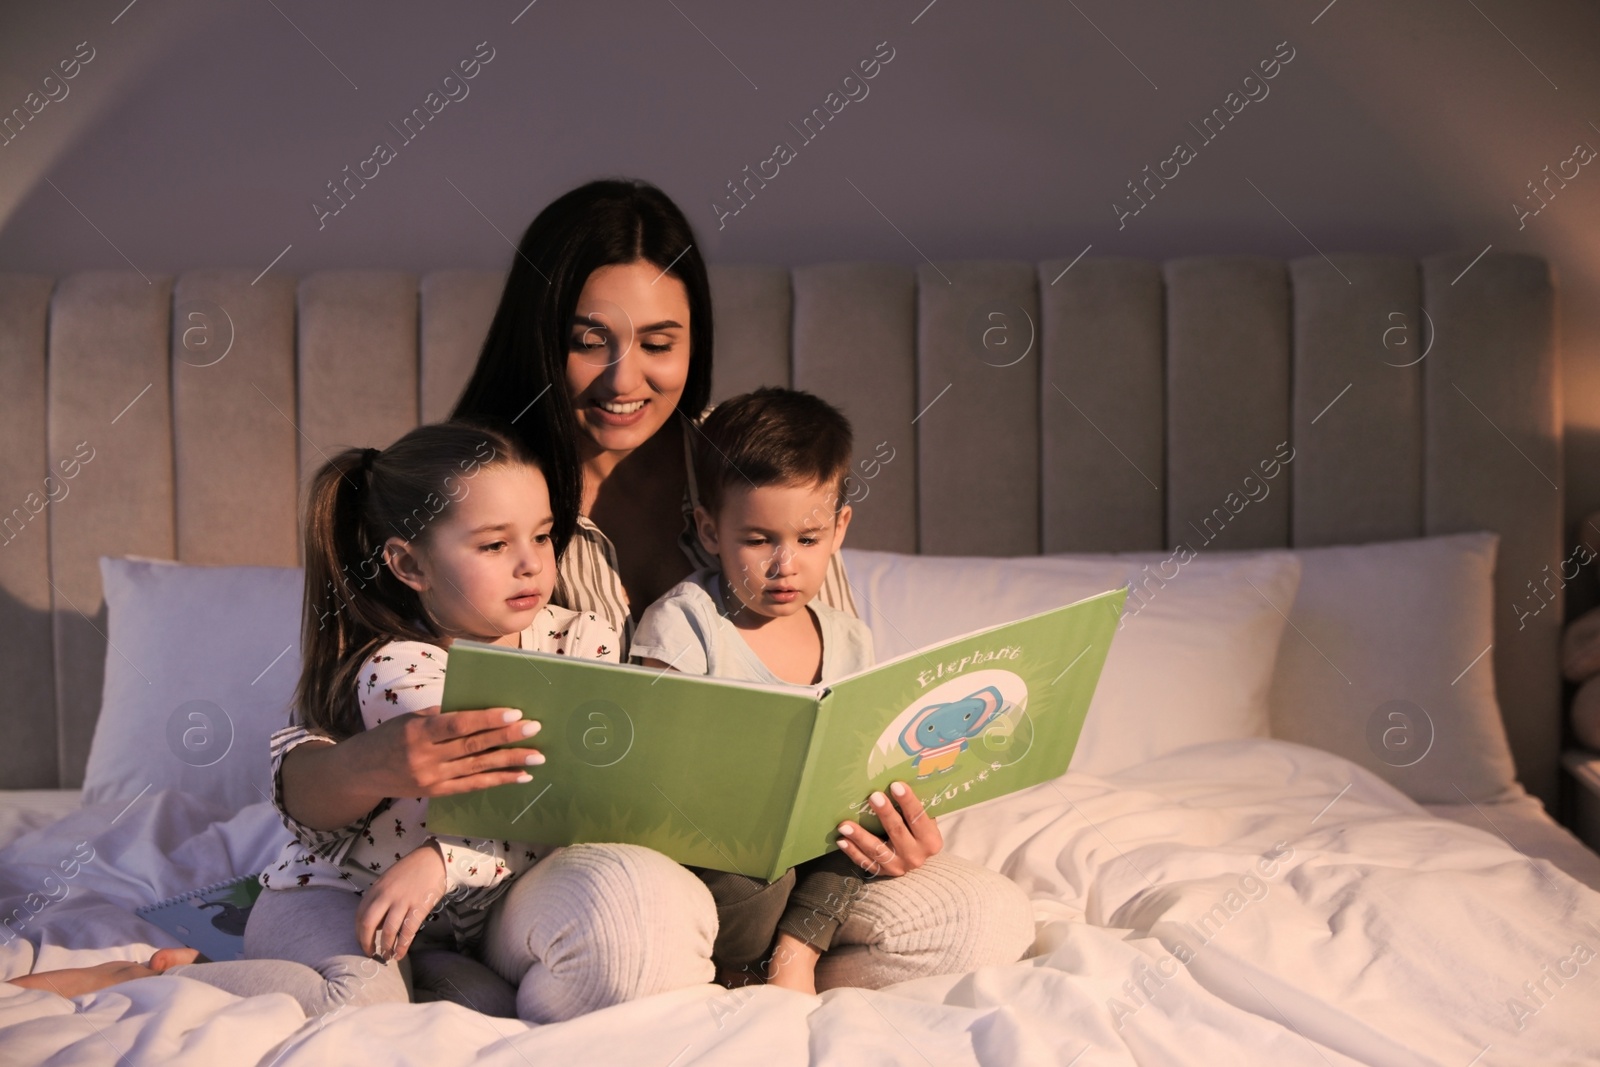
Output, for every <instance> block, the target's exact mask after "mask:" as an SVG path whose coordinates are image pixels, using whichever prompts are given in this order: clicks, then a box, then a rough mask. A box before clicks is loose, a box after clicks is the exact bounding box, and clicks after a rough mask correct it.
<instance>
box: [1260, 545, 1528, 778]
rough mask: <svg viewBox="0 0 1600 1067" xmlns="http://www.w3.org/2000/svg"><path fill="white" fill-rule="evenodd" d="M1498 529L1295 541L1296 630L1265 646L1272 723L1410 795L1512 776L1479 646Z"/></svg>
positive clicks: (1490, 628) (1489, 659) (1487, 662)
mask: <svg viewBox="0 0 1600 1067" xmlns="http://www.w3.org/2000/svg"><path fill="white" fill-rule="evenodd" d="M1499 543H1500V538H1499V535H1498V534H1493V533H1469V534H1455V535H1451V536H1448V537H1430V538H1420V539H1417V540H1412V541H1390V542H1384V543H1379V544H1370V545H1352V546H1341V547H1335V548H1308V549H1299V550H1297V551H1296V553H1295V554H1296V555H1298V556H1299V557H1300V559H1301V562H1302V563H1303V564H1304V572H1303V577H1302V578H1301V581H1300V595H1299V596H1298V597H1297V598H1296V600H1295V604H1294V610H1293V611H1292V612H1290V613H1289V620H1290V621H1291V622H1292V623H1294V625H1295V627H1296V628H1297V629H1298V630H1299V631H1300V635H1303V636H1299V635H1294V634H1290V635H1289V636H1288V637H1286V638H1285V640H1284V643H1283V649H1282V650H1281V651H1280V652H1279V653H1278V669H1277V672H1276V673H1275V675H1274V677H1273V680H1272V691H1271V706H1272V735H1273V736H1274V737H1280V738H1283V739H1284V740H1286V741H1298V742H1300V743H1301V744H1306V745H1313V746H1315V747H1317V748H1320V749H1324V750H1326V751H1328V752H1333V753H1336V754H1337V755H1340V756H1343V757H1345V758H1346V759H1348V760H1351V761H1353V762H1355V763H1359V764H1361V765H1362V766H1363V767H1365V768H1367V769H1368V770H1370V771H1373V772H1374V773H1376V774H1378V775H1379V776H1381V777H1383V778H1385V779H1387V780H1388V781H1389V782H1390V783H1391V784H1393V785H1394V786H1395V787H1396V788H1398V789H1400V790H1401V791H1403V792H1404V793H1406V794H1407V795H1408V796H1410V797H1411V799H1413V800H1415V801H1417V802H1418V803H1421V804H1460V803H1461V802H1462V799H1461V796H1462V793H1465V794H1466V795H1467V797H1468V798H1470V799H1471V800H1474V801H1491V800H1495V799H1497V798H1500V797H1502V796H1504V795H1505V794H1507V793H1508V791H1511V790H1514V789H1515V788H1516V766H1515V764H1514V762H1513V761H1512V758H1511V746H1510V744H1509V743H1508V742H1507V741H1506V731H1505V723H1504V722H1503V721H1502V720H1501V718H1500V705H1499V702H1498V701H1497V700H1496V699H1495V691H1494V654H1493V653H1492V652H1488V653H1487V654H1485V653H1486V652H1487V650H1488V648H1489V645H1490V642H1492V641H1493V640H1494V617H1493V612H1494V563H1495V554H1496V551H1497V549H1498V548H1499ZM1347 679H1348V681H1347ZM1458 786H1459V787H1460V791H1457V787H1458Z"/></svg>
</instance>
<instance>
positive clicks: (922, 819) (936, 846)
mask: <svg viewBox="0 0 1600 1067" xmlns="http://www.w3.org/2000/svg"><path fill="white" fill-rule="evenodd" d="M889 792H890V793H891V794H893V796H894V804H890V803H889V800H888V798H887V797H885V796H884V795H883V794H882V793H874V794H872V796H871V797H869V798H868V799H869V801H870V802H871V804H872V811H873V814H875V815H877V816H878V821H879V822H881V823H883V829H884V832H885V833H887V834H888V835H889V843H888V844H885V843H884V842H883V840H882V839H881V838H879V837H878V836H877V835H876V834H872V833H868V832H867V831H866V830H864V829H862V827H861V824H860V823H858V822H856V821H855V820H853V819H848V820H846V821H844V822H842V823H840V824H839V835H840V836H839V849H840V851H842V852H843V853H844V854H845V855H847V856H849V857H850V858H851V859H853V860H855V861H856V865H857V866H859V867H860V868H861V869H862V870H864V871H866V872H867V873H868V874H871V875H885V876H887V877H890V878H895V877H898V876H900V875H902V874H907V873H909V872H911V871H914V870H916V869H917V868H918V867H921V866H922V865H923V864H924V863H927V862H928V860H930V859H932V858H933V857H934V856H936V855H938V854H939V850H940V849H942V848H944V834H942V833H940V831H939V827H938V824H937V823H935V822H934V821H933V816H932V815H929V814H928V812H927V811H926V809H924V808H923V806H922V801H920V800H918V799H917V795H916V794H915V793H913V792H912V791H911V787H910V786H908V785H906V784H905V783H904V782H894V783H892V784H891V785H890V786H889ZM895 805H899V810H896V809H895Z"/></svg>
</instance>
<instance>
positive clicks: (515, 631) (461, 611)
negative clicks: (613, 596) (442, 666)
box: [384, 463, 556, 647]
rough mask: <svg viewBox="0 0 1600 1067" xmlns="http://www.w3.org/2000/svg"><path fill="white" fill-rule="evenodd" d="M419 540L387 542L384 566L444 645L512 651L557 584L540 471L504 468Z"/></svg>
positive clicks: (469, 482)
mask: <svg viewBox="0 0 1600 1067" xmlns="http://www.w3.org/2000/svg"><path fill="white" fill-rule="evenodd" d="M462 484H463V485H464V486H466V493H465V495H463V496H462V497H460V498H459V499H458V500H457V501H456V503H455V504H453V505H452V506H451V508H450V510H449V511H447V512H445V513H444V514H443V515H442V516H440V517H439V518H438V519H435V520H434V521H433V522H432V523H430V524H429V526H428V527H427V528H426V530H425V531H424V532H423V534H422V535H421V536H420V537H419V538H418V539H416V540H414V541H405V540H402V539H401V538H398V537H391V538H389V540H388V542H387V543H386V544H385V545H384V556H385V561H386V562H387V563H388V565H389V569H390V570H391V571H392V572H393V573H394V575H395V577H396V578H398V579H400V580H401V581H402V582H404V583H405V584H406V585H409V586H410V587H411V588H413V589H415V590H416V591H417V593H418V595H419V596H420V597H421V598H422V606H423V608H424V609H425V610H426V611H427V613H428V617H429V619H431V620H432V621H433V624H434V626H435V627H436V628H437V629H438V631H439V632H440V633H441V634H442V635H444V636H445V637H446V638H447V639H454V638H468V639H470V640H473V641H485V642H489V643H491V644H496V645H510V646H512V647H515V646H516V645H517V643H518V636H519V635H520V634H521V632H522V631H523V630H524V629H526V628H527V627H528V625H529V624H530V623H532V622H533V617H534V615H535V614H537V613H538V611H539V609H540V608H542V607H544V606H545V605H546V604H547V603H549V601H550V591H551V590H552V589H554V588H555V584H556V553H555V545H554V544H553V543H552V542H551V540H550V527H551V525H552V524H553V519H552V517H551V513H550V493H549V490H548V489H547V488H546V486H545V481H544V475H543V474H541V473H540V472H539V471H538V469H537V468H534V467H527V466H523V465H522V464H517V463H501V464H498V465H496V466H493V467H484V468H481V469H480V470H479V471H478V472H477V473H476V474H475V475H474V476H473V477H471V478H470V479H466V480H464V481H463V482H462Z"/></svg>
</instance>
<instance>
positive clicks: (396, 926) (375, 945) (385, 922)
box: [356, 842, 449, 960]
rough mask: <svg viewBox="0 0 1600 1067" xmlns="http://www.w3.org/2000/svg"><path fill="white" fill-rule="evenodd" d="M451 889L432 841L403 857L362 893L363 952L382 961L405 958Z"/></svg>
mask: <svg viewBox="0 0 1600 1067" xmlns="http://www.w3.org/2000/svg"><path fill="white" fill-rule="evenodd" d="M447 888H449V887H448V885H447V883H446V882H445V876H444V857H443V856H441V855H440V854H439V850H438V848H436V847H435V846H434V845H433V843H432V842H429V843H428V844H426V845H423V846H422V847H421V848H418V849H415V850H413V851H412V852H410V853H409V854H407V855H406V856H404V857H403V858H401V859H400V860H399V861H398V862H396V863H395V865H394V866H393V867H390V868H389V869H388V870H387V871H384V872H383V874H382V875H381V876H380V877H379V878H378V880H377V881H376V882H374V883H372V887H371V888H370V889H368V890H367V891H366V892H365V893H364V894H362V896H361V907H360V908H358V909H357V910H356V940H357V941H358V942H359V943H360V944H361V951H362V952H365V953H367V955H369V956H374V957H376V958H378V959H381V960H400V959H404V958H405V955H406V952H407V951H408V950H409V949H410V948H411V939H412V938H414V937H416V936H417V928H418V927H420V926H421V925H422V923H423V921H424V920H426V919H427V918H428V913H429V912H431V911H432V910H433V906H434V904H436V903H438V901H439V898H440V897H442V896H444V893H445V890H446V889H447Z"/></svg>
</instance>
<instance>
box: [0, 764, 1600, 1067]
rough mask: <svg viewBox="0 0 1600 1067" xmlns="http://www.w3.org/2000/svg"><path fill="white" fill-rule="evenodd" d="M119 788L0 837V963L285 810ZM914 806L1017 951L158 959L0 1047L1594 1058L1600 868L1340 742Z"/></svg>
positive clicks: (319, 1058) (921, 1057)
mask: <svg viewBox="0 0 1600 1067" xmlns="http://www.w3.org/2000/svg"><path fill="white" fill-rule="evenodd" d="M120 808H121V805H113V806H110V807H99V808H88V809H84V810H83V811H80V812H78V813H76V814H73V815H71V816H69V817H68V818H66V819H65V820H63V821H62V822H60V823H57V824H56V825H54V826H52V827H48V828H46V829H43V830H39V831H35V832H34V833H31V834H29V835H28V836H26V837H24V838H22V839H20V840H19V841H17V842H15V843H14V844H13V845H11V846H10V847H9V848H7V849H6V850H4V851H3V852H0V902H3V903H0V914H12V913H13V912H14V909H18V908H20V909H22V910H23V913H24V915H25V916H26V917H27V918H26V921H25V922H24V923H23V924H22V926H21V930H20V934H21V936H15V937H12V936H10V935H9V934H7V933H5V932H0V940H6V939H7V938H9V940H8V941H7V943H5V944H0V975H3V976H5V977H12V976H15V975H18V974H22V973H25V972H27V971H29V970H34V969H46V968H54V967H66V966H77V965H83V964H88V963H95V962H99V961H102V960H107V959H142V958H146V957H148V956H149V954H150V953H151V952H152V951H154V949H155V948H156V947H159V946H161V945H164V944H171V943H172V942H171V941H170V940H169V939H167V938H166V937H165V935H163V934H162V933H161V932H160V931H159V930H157V929H156V928H155V927H153V926H150V925H148V924H146V923H145V922H143V921H142V920H140V919H138V918H136V917H135V916H134V915H133V914H132V909H133V908H134V907H135V906H137V905H139V904H143V903H148V902H150V901H153V900H156V899H159V898H160V897H163V896H168V895H171V894H174V893H178V892H181V891H184V890H186V889H190V888H194V887H196V886H198V885H201V884H205V883H209V882H213V881H218V880H221V879H225V878H228V877H230V876H232V875H235V874H240V873H244V872H248V871H254V870H257V869H259V868H260V866H261V865H262V864H264V863H265V861H266V859H267V857H269V856H270V855H272V854H273V852H274V851H275V849H276V848H277V845H278V843H279V842H280V840H281V835H282V834H283V830H282V828H281V827H280V825H279V824H278V822H277V820H276V818H275V817H274V815H273V813H272V811H271V810H270V808H268V807H267V806H266V805H265V804H261V805H257V806H254V807H251V808H249V809H246V810H245V811H243V812H241V813H239V814H238V815H237V816H236V817H234V818H232V819H229V820H228V821H225V822H220V823H213V821H212V819H213V818H214V817H215V813H214V812H211V811H209V810H206V809H205V808H204V807H203V806H202V805H200V803H199V802H198V801H197V800H196V799H195V798H193V797H189V796H185V795H183V794H177V793H153V792H152V793H150V794H146V795H145V796H143V797H141V798H140V799H138V800H137V801H135V802H134V803H133V804H132V805H131V806H129V807H128V808H127V809H126V810H119V809H120ZM940 825H941V826H942V827H943V828H944V830H945V839H946V847H947V848H950V849H952V850H953V851H955V852H957V853H959V854H961V855H963V856H967V857H969V858H971V859H974V860H978V861H981V862H984V863H987V864H989V865H990V866H992V867H995V868H996V869H999V870H1002V871H1004V872H1005V873H1006V874H1008V875H1009V876H1010V877H1012V878H1013V879H1015V880H1016V881H1017V882H1018V883H1020V884H1021V885H1022V886H1023V887H1024V888H1025V889H1026V890H1027V891H1028V892H1029V894H1030V895H1031V896H1032V897H1033V900H1034V907H1035V914H1036V918H1037V920H1038V923H1039V936H1038V940H1037V942H1036V943H1035V945H1034V948H1033V950H1032V952H1031V953H1030V957H1029V958H1028V959H1025V960H1022V961H1021V962H1018V963H1014V964H1011V965H1008V966H1004V967H993V968H988V969H985V970H981V971H976V972H973V973H970V974H963V975H946V976H941V977H936V978H927V979H922V980H919V981H915V982H907V983H904V984H901V985H898V986H893V987H890V988H888V989H883V990H877V991H863V990H834V991H830V992H828V993H826V994H824V995H822V996H821V997H815V998H813V997H805V996H801V995H799V994H796V993H791V992H788V991H785V990H781V989H769V988H762V989H756V990H752V991H741V992H732V991H728V990H723V989H721V988H719V987H716V986H711V985H707V986H704V987H700V988H695V989H690V990H683V991H679V992H677V993H672V994H666V995H663V996H658V997H650V998H646V999H645V1000H642V1001H637V1002H634V1003H631V1004H624V1005H619V1006H617V1007H615V1008H611V1009H608V1010H606V1011H601V1012H596V1013H594V1014H592V1015H590V1016H587V1017H584V1018H581V1019H577V1020H574V1021H572V1022H567V1023H560V1024H556V1025H552V1026H545V1027H537V1026H529V1025H526V1024H523V1023H520V1022H517V1021H515V1020H509V1019H491V1018H488V1017H486V1016H483V1015H480V1014H478V1013H476V1012H472V1011H468V1010H466V1009H464V1008H460V1007H456V1006H454V1005H448V1004H427V1005H386V1006H381V1007H373V1008H364V1009H358V1010H349V1011H346V1012H344V1013H342V1014H339V1015H337V1016H334V1017H331V1018H329V1019H327V1020H323V1021H322V1022H320V1023H319V1022H308V1021H307V1020H305V1019H304V1018H303V1017H302V1016H301V1014H300V1011H299V1009H298V1008H297V1007H296V1006H295V1004H294V1002H293V1001H292V1000H290V999H289V998H288V997H287V996H280V995H274V996H265V997H256V998H252V999H249V1000H241V999H239V998H237V997H234V996H231V995H229V994H226V993H223V992H220V991H218V990H216V989H212V988H211V987H209V986H206V985H204V984H201V983H198V982H194V981H189V980H184V979H179V978H157V979H142V980H139V981H135V982H129V983H124V984H123V985H120V986H116V987H113V988H111V989H108V990H105V991H102V992H100V993H97V994H94V995H91V996H87V997H82V998H79V999H78V1000H77V1001H68V1000H64V999H61V998H58V997H55V996H53V995H50V994H46V993H39V992H31V991H26V990H22V989H19V988H17V987H15V986H10V985H6V984H0V1062H4V1063H7V1064H12V1063H16V1064H22V1063H40V1062H45V1061H48V1062H50V1063H56V1064H77V1063H112V1062H125V1063H130V1064H142V1063H162V1064H167V1063H174V1064H177V1063H195V1064H228V1063H259V1064H262V1065H266V1064H282V1065H286V1067H287V1065H295V1064H325V1063H357V1062H361V1063H366V1062H393V1063H416V1064H425V1065H427V1067H448V1065H451V1064H458V1063H461V1064H464V1063H469V1062H470V1063H488V1064H505V1065H508V1067H528V1065H531V1064H543V1063H626V1064H633V1063H643V1064H658V1065H660V1067H669V1065H670V1067H684V1065H688V1064H695V1063H751V1062H759V1063H761V1064H763V1067H782V1065H788V1064H801V1063H806V1062H817V1061H820V1062H838V1063H852V1064H855V1063H904V1064H938V1065H945V1064H967V1063H983V1064H1015V1063H1024V1064H1034V1063H1040V1064H1044V1063H1053V1064H1061V1065H1063V1067H1065V1065H1069V1064H1078V1065H1081V1067H1092V1065H1103V1064H1160V1065H1166V1064H1189V1063H1193V1064H1208V1065H1209V1064H1234V1063H1263V1064H1268V1063H1270V1064H1308V1065H1341V1064H1347V1063H1367V1064H1404V1065H1413V1064H1442V1065H1447V1067H1468V1065H1469V1064H1470V1065H1489V1064H1558V1063H1600V1023H1597V1022H1596V1019H1597V1018H1600V998H1597V995H1596V994H1597V993H1600V981H1597V977H1596V976H1597V974H1600V958H1597V955H1596V954H1597V953H1600V894H1596V893H1594V892H1592V891H1591V890H1589V889H1587V888H1585V887H1584V886H1582V885H1580V884H1579V883H1577V882H1575V881H1573V880H1572V879H1571V878H1569V877H1568V876H1566V875H1565V874H1563V873H1562V872H1561V871H1559V870H1557V869H1556V868H1555V867H1553V866H1551V865H1550V864H1548V863H1546V862H1544V861H1535V860H1529V859H1527V858H1525V857H1523V856H1522V855H1521V854H1520V853H1518V852H1515V851H1513V850H1512V849H1511V848H1510V847H1509V846H1507V845H1506V844H1505V843H1504V842H1503V841H1501V840H1500V839H1499V838H1496V837H1493V836H1491V835H1488V834H1485V833H1483V832H1480V831H1478V830H1474V829H1471V828H1469V827H1466V826H1462V825H1459V824H1457V823H1452V822H1446V821H1444V820H1441V819H1436V818H1433V817H1431V816H1429V815H1427V814H1426V813H1424V812H1423V811H1422V809H1420V808H1419V807H1417V806H1416V805H1415V804H1413V803H1412V802H1411V801H1409V800H1407V799H1406V798H1405V797H1404V796H1402V795H1401V794H1400V793H1398V792H1396V791H1395V790H1394V789H1392V788H1391V787H1389V786H1388V785H1386V784H1384V783H1383V782H1381V781H1379V780H1378V779H1376V778H1374V777H1373V776H1371V775H1369V774H1367V773H1366V772H1364V771H1362V770H1360V769H1358V768H1356V767H1355V766H1353V765H1352V764H1349V763H1347V762H1345V761H1343V760H1341V759H1339V758H1337V757H1334V756H1330V755H1327V754H1325V753H1321V752H1317V751H1315V750H1312V749H1308V748H1301V747H1298V746H1294V745H1289V744H1284V743H1281V742H1274V741H1236V742H1224V743H1219V744H1212V745H1204V746H1199V747H1196V748H1191V749H1187V750H1184V751H1182V752H1178V753H1175V754H1173V755H1170V756H1168V757H1166V758H1163V759H1161V760H1158V761H1155V762H1152V763H1149V764H1145V765H1143V766H1141V767H1138V768H1135V769H1132V770H1129V771H1125V772H1122V773H1120V774H1118V775H1115V776H1113V777H1111V778H1105V779H1100V778H1091V777H1086V776H1082V775H1068V776H1067V777H1065V778H1062V779H1059V780H1057V781H1056V782H1053V783H1046V784H1045V785H1042V786H1039V787H1036V788H1034V789H1031V790H1028V791H1026V792H1024V793H1020V794H1017V795H1014V796H1011V797H1007V798H1005V799H1003V800H1000V801H996V802H993V803H990V804H988V805H984V806H981V807H978V808H974V809H970V810H968V811H965V812H958V813H956V814H953V815H948V816H944V817H942V818H941V819H940ZM91 850H92V858H88V856H89V853H90V851H91ZM68 872H72V873H70V875H69V873H68ZM30 894H32V896H31V898H30ZM35 911H37V913H36V914H35V913H34V912H35ZM12 925H13V927H15V926H16V925H17V924H16V921H15V920H13V924H12Z"/></svg>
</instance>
